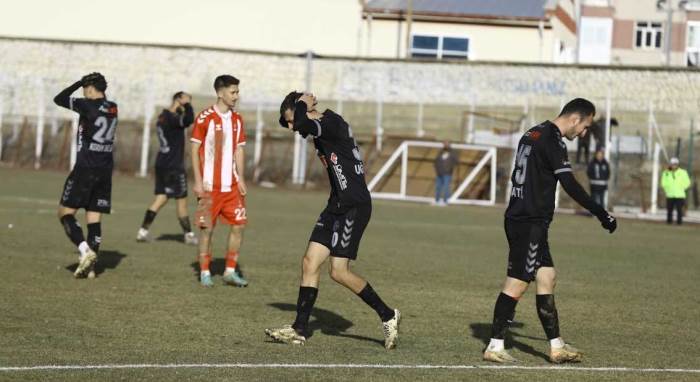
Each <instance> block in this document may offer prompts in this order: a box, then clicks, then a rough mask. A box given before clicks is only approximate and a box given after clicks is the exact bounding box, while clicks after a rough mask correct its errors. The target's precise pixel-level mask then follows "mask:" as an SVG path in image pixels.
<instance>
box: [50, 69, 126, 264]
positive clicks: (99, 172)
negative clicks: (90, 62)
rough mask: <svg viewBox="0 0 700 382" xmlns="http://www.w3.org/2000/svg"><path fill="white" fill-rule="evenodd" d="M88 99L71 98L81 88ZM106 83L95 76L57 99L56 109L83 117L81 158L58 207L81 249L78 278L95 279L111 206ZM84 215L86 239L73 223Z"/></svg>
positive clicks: (112, 125)
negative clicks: (104, 216) (105, 217)
mask: <svg viewBox="0 0 700 382" xmlns="http://www.w3.org/2000/svg"><path fill="white" fill-rule="evenodd" d="M81 87H82V88H83V96H84V97H85V98H72V97H71V94H73V93H74V92H75V91H76V90H78V89H79V88H81ZM105 90H107V81H106V80H105V78H104V76H102V74H100V73H91V74H88V75H86V76H84V77H83V78H82V79H81V80H80V81H78V82H76V83H74V84H73V85H71V86H69V87H67V88H66V89H64V90H63V91H62V92H60V93H58V95H57V96H56V97H55V98H54V102H55V103H56V105H58V106H62V107H65V108H67V109H70V110H73V111H75V112H76V113H78V114H80V124H79V127H78V136H77V140H78V155H77V160H76V162H75V167H73V170H72V171H71V173H70V175H68V179H66V183H65V185H64V186H63V193H62V195H61V201H60V203H59V208H58V217H59V219H60V221H61V224H62V225H63V228H64V229H65V231H66V234H67V235H68V238H70V240H71V241H72V242H73V244H75V245H76V246H77V247H78V250H79V251H80V258H79V261H78V267H77V269H76V270H75V273H74V276H75V277H76V278H83V277H88V278H94V277H95V272H94V270H93V266H94V265H95V262H96V261H97V254H98V253H99V249H100V243H101V241H102V227H101V225H100V219H101V217H102V214H103V213H105V214H108V213H110V211H111V208H112V168H113V166H114V162H113V158H112V151H113V150H114V134H115V132H116V128H117V104H116V103H114V102H111V101H108V100H107V99H105ZM80 208H84V209H85V211H86V214H85V215H86V216H85V218H86V220H87V233H88V238H87V241H85V237H84V236H83V230H82V228H81V227H80V224H79V223H78V221H77V220H76V219H75V213H76V212H77V211H78V209H80Z"/></svg>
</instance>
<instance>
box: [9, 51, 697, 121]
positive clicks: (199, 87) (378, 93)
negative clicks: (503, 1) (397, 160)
mask: <svg viewBox="0 0 700 382" xmlns="http://www.w3.org/2000/svg"><path fill="white" fill-rule="evenodd" d="M0 57H2V58H3V59H2V60H1V61H0V102H2V103H3V106H2V111H3V113H4V114H8V113H10V114H15V115H36V113H37V109H38V107H39V105H40V104H41V101H43V102H44V105H45V107H46V108H47V112H48V113H49V114H51V113H57V112H58V110H57V109H58V108H56V107H53V106H52V104H51V98H52V97H53V95H54V94H56V93H57V92H58V91H60V90H61V89H62V88H63V87H65V86H67V85H68V84H71V83H73V82H74V81H75V80H77V79H79V78H80V77H81V76H82V75H83V74H85V73H88V72H91V71H101V72H102V73H104V74H105V76H106V77H107V79H108V81H109V89H108V96H109V97H110V98H113V99H115V100H116V101H117V102H119V104H120V113H121V117H122V118H138V117H139V116H142V115H143V114H144V110H145V107H147V106H149V105H153V104H154V103H155V104H165V103H167V100H168V97H169V96H170V95H171V94H172V93H173V92H174V91H177V90H187V91H190V92H192V93H194V94H196V95H202V96H208V97H211V96H213V89H212V81H213V79H214V77H215V76H216V75H219V74H222V73H231V74H234V75H236V76H237V77H239V78H240V79H241V81H242V83H241V92H242V97H243V98H242V101H243V102H245V103H253V102H258V101H264V102H267V103H269V104H270V105H278V103H279V102H280V100H281V99H282V97H283V96H284V95H285V94H286V93H287V92H289V91H290V90H292V89H303V88H304V84H305V78H306V77H305V75H306V62H305V60H304V59H303V58H300V57H296V56H292V55H272V54H259V53H245V52H236V51H221V50H207V49H194V48H170V47H156V46H130V45H109V44H87V43H71V42H50V41H28V40H16V39H0ZM312 69H313V76H312V89H313V90H314V92H315V93H316V94H317V95H318V96H319V97H320V98H322V99H326V100H328V99H337V98H339V97H341V98H343V99H346V100H350V101H369V102H374V101H375V100H377V99H378V98H381V99H383V100H384V101H385V102H392V103H416V102H423V103H426V104H455V105H468V104H469V103H470V102H471V101H472V100H474V101H475V102H477V103H478V104H479V105H516V106H518V105H523V104H525V103H526V102H530V103H531V104H532V105H541V106H548V107H552V106H555V107H558V106H559V104H560V102H562V101H563V100H566V99H568V98H572V97H577V96H581V97H588V98H591V99H592V100H594V101H595V102H598V105H599V108H601V109H602V108H603V104H602V100H603V99H604V97H605V95H606V94H607V88H608V84H610V85H611V90H612V94H613V98H614V104H615V107H618V108H623V109H626V110H639V111H643V110H646V108H647V106H648V104H649V102H650V101H652V102H653V103H654V104H655V107H656V109H657V110H659V111H669V112H680V113H685V114H692V115H694V114H696V113H697V112H698V109H699V105H700V86H698V84H699V83H700V71H691V70H678V69H677V70H662V69H649V68H637V69H631V68H619V67H575V66H553V65H550V66H543V65H524V64H493V63H485V62H468V63H459V64H456V63H438V62H433V63H418V62H406V61H389V60H371V61H370V60H356V59H342V58H325V59H316V60H315V61H314V63H313V67H312ZM61 113H63V114H60V115H61V116H63V115H65V116H67V115H70V114H69V113H68V114H66V113H64V112H61Z"/></svg>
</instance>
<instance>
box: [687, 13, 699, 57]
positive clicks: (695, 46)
mask: <svg viewBox="0 0 700 382" xmlns="http://www.w3.org/2000/svg"><path fill="white" fill-rule="evenodd" d="M685 52H686V56H687V57H688V66H700V22H697V21H689V22H688V44H687V46H686V50H685Z"/></svg>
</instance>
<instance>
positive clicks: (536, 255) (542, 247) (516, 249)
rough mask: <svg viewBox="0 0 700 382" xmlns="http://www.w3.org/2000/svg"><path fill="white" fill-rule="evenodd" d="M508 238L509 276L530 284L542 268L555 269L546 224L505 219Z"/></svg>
mask: <svg viewBox="0 0 700 382" xmlns="http://www.w3.org/2000/svg"><path fill="white" fill-rule="evenodd" d="M504 225H505V230H506V237H507V238H508V247H509V248H510V250H509V251H508V276H509V277H513V278H516V279H518V280H522V281H525V282H530V281H533V280H535V275H536V274H537V270H538V269H539V268H540V267H554V263H553V262H552V254H551V253H550V252H549V242H548V241H547V231H548V230H549V224H547V223H545V222H532V221H516V220H510V219H505V224H504Z"/></svg>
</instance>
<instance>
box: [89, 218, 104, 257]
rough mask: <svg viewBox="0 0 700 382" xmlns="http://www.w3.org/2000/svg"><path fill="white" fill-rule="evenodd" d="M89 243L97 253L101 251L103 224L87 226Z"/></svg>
mask: <svg viewBox="0 0 700 382" xmlns="http://www.w3.org/2000/svg"><path fill="white" fill-rule="evenodd" d="M87 232H88V237H87V243H88V245H89V246H90V248H91V249H92V250H93V251H95V253H97V252H99V251H100V243H102V224H101V223H90V224H88V225H87Z"/></svg>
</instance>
